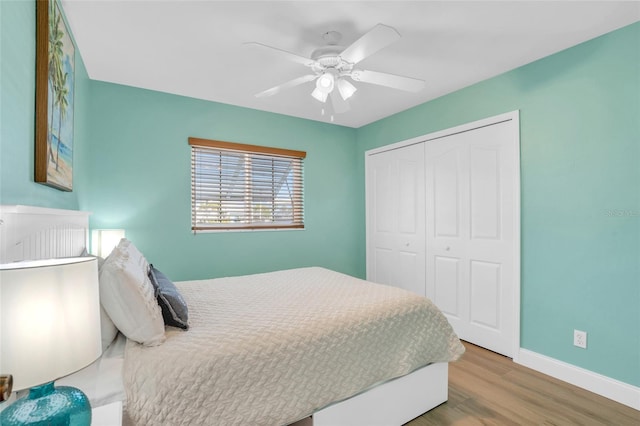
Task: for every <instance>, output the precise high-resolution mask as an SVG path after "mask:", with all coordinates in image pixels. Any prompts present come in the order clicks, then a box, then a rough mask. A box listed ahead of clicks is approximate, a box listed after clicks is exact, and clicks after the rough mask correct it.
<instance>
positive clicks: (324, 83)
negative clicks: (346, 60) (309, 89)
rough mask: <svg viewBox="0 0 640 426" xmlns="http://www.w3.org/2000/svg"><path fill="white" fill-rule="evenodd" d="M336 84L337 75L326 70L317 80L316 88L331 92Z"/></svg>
mask: <svg viewBox="0 0 640 426" xmlns="http://www.w3.org/2000/svg"><path fill="white" fill-rule="evenodd" d="M334 85H335V77H334V76H333V74H332V73H329V72H325V73H324V74H322V75H321V76H320V77H318V80H316V88H317V89H318V90H320V91H321V92H324V93H331V91H332V90H333V86H334Z"/></svg>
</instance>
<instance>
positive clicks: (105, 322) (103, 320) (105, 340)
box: [100, 301, 118, 352]
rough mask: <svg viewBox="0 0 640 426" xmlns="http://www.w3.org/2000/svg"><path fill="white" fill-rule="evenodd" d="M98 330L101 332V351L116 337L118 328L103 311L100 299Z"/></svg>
mask: <svg viewBox="0 0 640 426" xmlns="http://www.w3.org/2000/svg"><path fill="white" fill-rule="evenodd" d="M100 332H101V334H102V352H104V350H105V349H107V348H108V347H109V345H110V344H111V342H113V340H114V339H115V338H116V335H117V334H118V329H117V328H116V325H115V324H114V323H113V321H111V318H109V315H107V313H106V312H105V311H104V307H102V301H100Z"/></svg>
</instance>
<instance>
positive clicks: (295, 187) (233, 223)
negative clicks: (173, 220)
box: [189, 138, 306, 232]
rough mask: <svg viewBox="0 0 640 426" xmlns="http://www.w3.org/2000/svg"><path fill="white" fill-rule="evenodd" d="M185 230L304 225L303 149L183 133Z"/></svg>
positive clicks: (270, 227)
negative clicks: (187, 175) (187, 170)
mask: <svg viewBox="0 0 640 426" xmlns="http://www.w3.org/2000/svg"><path fill="white" fill-rule="evenodd" d="M189 145H191V229H192V230H193V231H194V232H198V231H204V230H228V229H280V228H304V206H303V200H304V197H303V160H304V158H305V156H306V153H305V152H302V151H292V150H285V149H278V148H268V147H263V146H254V145H244V144H237V143H232V142H222V141H212V140H207V139H198V138H189Z"/></svg>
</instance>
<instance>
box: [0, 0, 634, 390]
mask: <svg viewBox="0 0 640 426" xmlns="http://www.w3.org/2000/svg"><path fill="white" fill-rule="evenodd" d="M0 24H1V25H0V36H1V41H0V43H1V45H0V73H1V74H0V84H1V92H0V118H1V121H0V137H1V139H0V203H2V204H31V205H39V206H48V207H57V208H71V209H73V208H80V209H84V210H89V211H92V212H93V215H92V218H91V222H92V226H93V227H94V228H99V227H123V228H125V229H126V230H127V235H128V237H129V238H131V239H132V240H133V241H134V242H135V243H136V244H137V245H139V246H140V248H141V250H142V251H143V252H144V253H145V254H146V255H147V257H148V258H149V259H150V261H152V262H154V263H155V264H156V265H157V266H158V267H159V268H161V270H164V271H165V272H167V274H168V275H169V276H171V277H172V278H174V279H190V278H203V277H209V276H222V275H235V274H240V273H251V272H258V271H266V270H273V269H279V268H289V267H297V266H304V265H323V266H326V267H329V268H333V269H336V270H339V271H343V272H346V273H350V274H353V275H357V276H363V275H364V270H365V267H364V259H365V256H364V250H365V235H364V151H366V150H368V149H371V148H374V147H379V146H382V145H386V144H390V143H393V142H397V141H401V140H405V139H408V138H411V137H415V136H419V135H423V134H426V133H429V132H433V131H436V130H441V129H445V128H448V127H452V126H456V125H459V124H463V123H466V122H470V121H474V120H478V119H482V118H485V117H489V116H492V115H496V114H500V113H504V112H508V111H512V110H516V109H519V110H520V111H521V161H522V346H523V347H525V348H527V349H530V350H532V351H534V352H538V353H541V354H544V355H547V356H550V357H553V358H556V359H559V360H562V361H565V362H567V363H570V364H574V365H577V366H580V367H583V368H586V369H589V370H592V371H595V372H597V373H600V374H603V375H605V376H609V377H612V378H615V379H618V380H621V381H623V382H626V383H630V384H632V385H635V386H640V333H638V324H640V309H639V308H638V306H640V282H639V281H640V214H639V213H640V191H639V190H638V188H639V186H640V127H639V126H640V124H639V123H640V105H639V104H640V96H638V93H640V80H639V79H640V57H639V55H640V53H639V52H640V45H639V44H640V24H634V25H632V26H629V27H626V28H623V29H621V30H619V31H616V32H613V33H610V34H608V35H605V36H603V37H600V38H598V39H595V40H592V41H589V42H587V43H584V44H582V45H579V46H576V47H574V48H572V49H569V50H566V51H563V52H560V53H559V54H556V55H553V56H550V57H547V58H545V59H542V60H540V61H537V62H535V63H532V64H529V65H527V66H525V67H521V68H518V69H516V70H514V71H511V72H509V73H506V74H503V75H501V76H498V77H496V78H493V79H490V80H487V81H484V82H482V83H479V84H476V85H474V86H471V87H468V88H465V89H463V90H460V91H458V92H455V93H452V94H450V95H447V96H444V97H442V98H439V99H436V100H434V101H431V102H428V103H426V104H423V105H420V106H418V107H415V108H413V109H410V110H408V111H405V112H402V113H400V114H397V115H395V116H392V117H389V118H387V119H384V120H381V121H378V122H376V123H373V124H371V125H369V126H365V127H362V128H360V129H357V130H354V129H347V128H342V127H337V126H331V125H327V124H321V123H317V122H311V121H306V120H300V119H295V118H291V117H284V116H280V115H276V114H269V113H264V112H259V111H253V110H248V109H243V108H238V107H233V106H229V105H221V104H216V103H212V102H205V101H199V100H194V99H190V98H183V97H179V96H173V95H167V94H161V93H156V92H150V91H145V90H141V89H135V88H131V87H125V86H118V85H112V84H107V83H100V82H94V81H90V80H89V79H88V77H87V73H86V70H85V68H84V65H83V64H82V61H81V58H80V55H78V54H77V53H76V74H77V75H76V98H75V102H76V108H75V126H76V130H75V142H74V172H75V179H74V191H73V192H72V193H65V192H61V191H57V190H55V189H52V188H48V187H45V186H43V185H40V184H36V183H34V182H33V137H34V134H33V123H34V113H33V111H34V101H33V99H34V95H35V87H34V79H35V75H34V69H35V59H34V56H35V36H34V28H35V7H34V5H33V2H9V1H0ZM189 136H199V137H203V138H211V139H222V140H229V141H235V142H245V143H253V144H261V145H267V146H277V147H283V148H292V149H299V150H306V151H307V152H308V159H307V160H306V165H305V167H306V171H305V185H306V199H305V202H306V212H307V214H306V222H307V229H306V230H305V231H277V232H246V233H215V234H199V235H195V236H194V235H193V234H191V233H190V224H189V212H190V210H189V209H190V207H189V148H188V145H187V137H189ZM354 165H355V167H354ZM574 328H578V329H582V330H586V331H587V332H588V333H589V348H588V349H587V350H582V349H578V348H574V347H573V346H572V344H571V343H572V337H571V336H572V331H573V329H574Z"/></svg>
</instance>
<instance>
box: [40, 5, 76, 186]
mask: <svg viewBox="0 0 640 426" xmlns="http://www.w3.org/2000/svg"><path fill="white" fill-rule="evenodd" d="M74 83H75V46H74V45H73V41H72V40H71V36H70V33H69V29H68V28H67V26H66V24H65V21H64V19H63V18H62V13H61V10H60V6H59V5H58V3H57V2H56V1H55V0H37V1H36V111H35V118H36V123H35V181H36V182H39V183H42V184H45V185H49V186H52V187H54V188H57V189H60V190H62V191H71V190H72V189H73V95H74Z"/></svg>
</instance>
